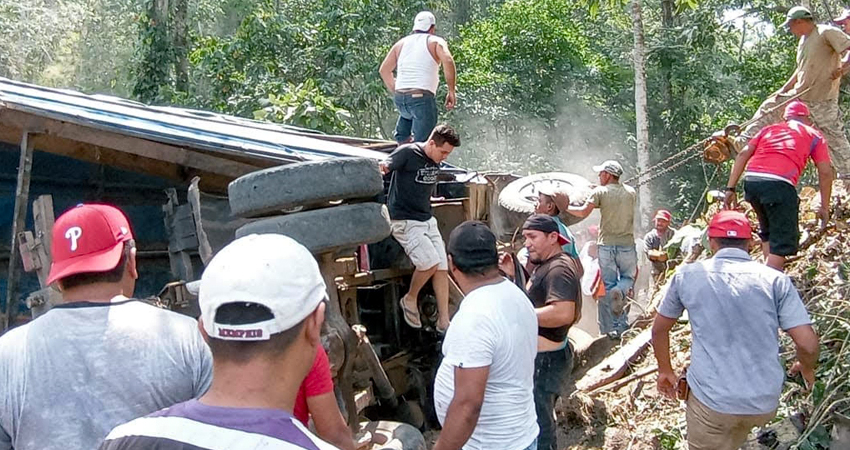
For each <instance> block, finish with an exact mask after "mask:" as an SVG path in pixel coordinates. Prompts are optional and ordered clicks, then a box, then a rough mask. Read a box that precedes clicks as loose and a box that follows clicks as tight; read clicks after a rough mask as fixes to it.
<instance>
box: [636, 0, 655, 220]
mask: <svg viewBox="0 0 850 450" xmlns="http://www.w3.org/2000/svg"><path fill="white" fill-rule="evenodd" d="M632 24H633V26H634V35H635V48H634V64H635V125H636V128H637V129H636V133H635V135H636V138H637V163H638V164H637V165H638V171H643V170H645V169H646V168H647V167H649V123H648V120H647V113H646V66H645V61H644V55H645V54H646V48H645V47H646V46H645V43H644V39H643V12H642V11H641V0H632ZM638 201H639V209H640V227H639V228H640V229H643V228H644V227H645V226H646V224H647V223H649V218H650V215H651V208H652V196H651V193H650V189H649V185H648V184H644V185H643V186H641V187H640V190H639V191H638Z"/></svg>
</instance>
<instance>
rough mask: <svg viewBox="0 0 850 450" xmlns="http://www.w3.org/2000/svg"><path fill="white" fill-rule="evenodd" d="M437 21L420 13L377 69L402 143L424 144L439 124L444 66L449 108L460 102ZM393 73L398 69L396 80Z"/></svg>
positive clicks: (450, 56) (452, 68)
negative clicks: (394, 112)
mask: <svg viewBox="0 0 850 450" xmlns="http://www.w3.org/2000/svg"><path fill="white" fill-rule="evenodd" d="M436 22H437V21H436V19H435V18H434V14H432V13H431V12H429V11H422V12H420V13H419V14H417V15H416V19H415V20H414V21H413V33H412V34H410V35H409V36H406V37H404V38H402V39H401V40H399V41H398V42H396V43H395V45H393V47H392V48H391V49H390V51H389V52H388V53H387V56H386V57H385V58H384V61H383V62H382V63H381V67H380V69H379V70H378V72H379V73H380V74H381V79H382V80H383V81H384V85H386V87H387V89H388V90H389V91H390V93H392V94H393V99H394V101H395V105H396V108H398V122H397V123H396V127H395V140H396V141H397V142H398V143H401V144H403V143H407V142H413V141H416V142H425V139H426V138H427V137H428V136H429V135H430V134H431V130H432V129H434V125H436V124H437V101H436V98H435V95H436V93H437V86H438V85H439V84H440V74H439V70H440V65H441V64H442V65H443V73H444V74H445V76H446V84H447V85H448V88H449V93H448V95H446V109H452V108H454V106H455V103H456V102H457V99H456V97H455V60H454V58H453V57H452V54H451V52H449V46H448V44H446V41H445V40H444V39H443V38H441V37H439V36H435V35H434V33H435V31H436V28H437V26H436ZM393 70H397V74H398V77H397V78H396V77H393ZM411 133H412V135H411Z"/></svg>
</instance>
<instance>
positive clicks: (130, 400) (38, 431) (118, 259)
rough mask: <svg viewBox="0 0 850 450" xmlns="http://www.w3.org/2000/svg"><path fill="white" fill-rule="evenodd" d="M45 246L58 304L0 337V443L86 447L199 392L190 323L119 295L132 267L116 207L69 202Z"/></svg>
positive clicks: (200, 377)
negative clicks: (121, 426)
mask: <svg viewBox="0 0 850 450" xmlns="http://www.w3.org/2000/svg"><path fill="white" fill-rule="evenodd" d="M51 253H52V256H53V263H52V265H51V269H50V275H49V277H48V283H50V284H52V283H54V282H56V283H57V284H58V286H59V288H60V290H61V291H62V294H63V303H62V304H60V305H58V306H56V307H54V308H53V309H51V310H50V311H49V312H47V314H44V315H43V316H41V317H39V318H38V319H36V320H34V321H32V322H30V323H29V324H26V325H23V326H20V327H18V328H15V329H12V330H10V331H9V332H7V333H6V334H4V335H3V336H2V337H0V390H2V391H0V450H9V449H15V450H36V449H37V450H54V449H56V450H58V449H85V450H89V449H94V448H97V446H98V444H99V443H100V442H101V441H102V440H103V438H104V437H105V436H106V435H107V433H109V431H110V430H111V429H112V428H113V427H115V426H116V425H118V424H120V423H123V422H126V421H128V420H131V419H133V418H136V417H139V416H143V415H146V414H149V413H152V412H154V411H157V410H159V409H162V408H165V407H168V406H171V405H173V404H175V403H178V402H182V401H186V400H189V399H192V398H195V397H198V396H200V395H201V394H203V393H204V392H205V391H206V390H207V388H208V387H209V384H210V381H211V377H212V375H211V372H212V357H211V355H210V352H209V349H208V347H207V345H206V344H205V343H204V341H203V338H202V337H201V335H200V332H199V331H198V328H197V322H196V321H195V320H193V319H191V318H189V317H185V316H181V315H179V314H177V313H174V312H171V311H166V310H162V309H159V308H156V307H154V306H151V305H148V304H146V303H143V302H140V301H137V300H132V299H129V298H127V297H126V296H132V295H133V290H134V287H135V280H136V278H137V277H138V272H137V270H136V249H135V246H134V243H133V235H132V233H131V231H130V224H129V223H128V222H127V219H126V217H125V216H124V214H123V213H121V211H119V210H118V209H116V208H113V207H111V206H105V205H80V206H78V207H76V208H73V209H71V210H69V211H68V212H66V213H65V214H63V215H62V216H60V217H59V219H57V220H56V224H55V225H54V228H53V241H52V248H51Z"/></svg>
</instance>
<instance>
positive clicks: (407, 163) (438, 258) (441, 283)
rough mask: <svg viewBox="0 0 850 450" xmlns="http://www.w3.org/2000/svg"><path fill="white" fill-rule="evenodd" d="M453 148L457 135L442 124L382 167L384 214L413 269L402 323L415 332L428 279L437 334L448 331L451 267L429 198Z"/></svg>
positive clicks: (403, 300) (403, 301) (402, 302)
mask: <svg viewBox="0 0 850 450" xmlns="http://www.w3.org/2000/svg"><path fill="white" fill-rule="evenodd" d="M455 147H460V137H458V135H457V132H456V131H455V130H454V129H453V128H452V127H450V126H448V125H446V124H440V125H438V126H437V127H436V128H434V131H432V132H431V136H430V137H429V138H428V140H427V141H426V142H414V143H412V144H406V145H401V146H399V147H398V148H397V149H396V150H395V151H394V152H392V154H390V156H389V157H388V158H387V160H386V161H383V162H381V163H380V167H381V172H382V173H383V174H384V175H387V174H390V192H389V195H388V196H387V209H389V213H390V219H391V226H392V233H393V237H394V238H395V239H396V240H397V241H398V243H399V244H401V246H402V247H403V248H404V251H405V253H407V256H408V257H410V260H411V262H413V265H414V267H416V270H415V271H414V272H413V277H412V278H411V279H410V288H409V289H408V291H407V294H405V295H404V296H403V297H402V298H401V300H400V302H399V303H400V305H401V309H402V312H403V316H404V321H405V322H407V324H408V325H410V326H411V327H413V328H422V320H421V318H420V317H419V291H420V290H421V289H422V287H423V286H425V283H426V282H427V281H428V280H429V279H430V280H431V284H432V286H433V287H434V295H435V296H436V297H437V313H438V315H439V318H438V320H437V331H439V332H441V333H445V331H446V329H447V328H448V326H449V278H448V269H449V266H448V260H447V258H446V247H445V243H444V242H443V238H442V236H440V230H439V228H437V219H436V218H434V216H433V215H432V214H431V195H432V194H433V193H434V187H435V186H436V185H437V175H439V173H440V163H441V162H443V161H445V160H446V158H448V157H449V154H451V152H452V150H454V148H455Z"/></svg>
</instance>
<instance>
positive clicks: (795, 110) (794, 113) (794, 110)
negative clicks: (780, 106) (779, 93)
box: [784, 100, 810, 119]
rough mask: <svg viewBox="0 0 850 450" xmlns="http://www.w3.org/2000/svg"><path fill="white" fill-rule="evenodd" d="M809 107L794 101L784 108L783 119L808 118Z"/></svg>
mask: <svg viewBox="0 0 850 450" xmlns="http://www.w3.org/2000/svg"><path fill="white" fill-rule="evenodd" d="M809 114H810V113H809V107H808V106H806V104H805V103H803V102H801V101H799V100H794V101H793V102H791V103H789V104H788V106H786V107H785V116H784V117H785V118H786V119H787V118H789V117H809Z"/></svg>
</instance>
